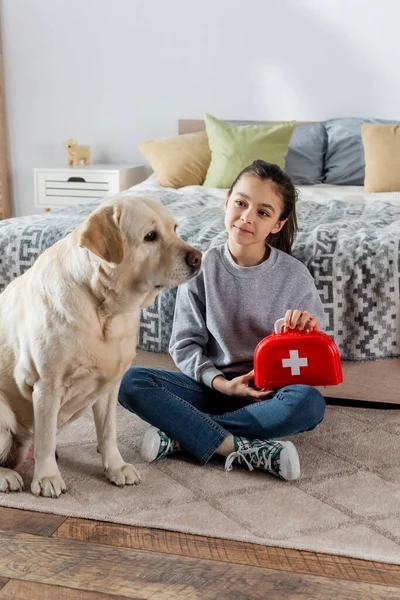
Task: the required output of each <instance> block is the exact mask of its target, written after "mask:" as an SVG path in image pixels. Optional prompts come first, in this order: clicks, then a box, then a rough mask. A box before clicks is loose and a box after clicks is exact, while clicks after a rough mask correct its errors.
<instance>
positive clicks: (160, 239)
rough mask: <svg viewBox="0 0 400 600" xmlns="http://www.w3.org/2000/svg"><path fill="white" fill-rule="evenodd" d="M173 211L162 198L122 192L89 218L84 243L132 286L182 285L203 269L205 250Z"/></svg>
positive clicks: (83, 232)
mask: <svg viewBox="0 0 400 600" xmlns="http://www.w3.org/2000/svg"><path fill="white" fill-rule="evenodd" d="M176 228H177V224H176V222H175V219H174V217H173V216H172V215H171V213H170V212H169V211H168V210H167V209H166V208H165V207H164V206H163V205H162V204H161V202H160V201H159V200H158V199H157V198H153V197H135V196H120V197H116V198H114V199H112V200H109V201H105V202H104V203H102V204H101V205H100V206H99V207H98V208H97V209H96V210H95V211H94V212H92V213H91V214H90V215H89V217H88V218H87V219H86V221H85V223H84V224H83V225H82V227H81V228H80V231H79V236H78V244H79V246H81V247H84V248H87V250H89V251H90V252H91V253H92V254H94V255H95V256H96V257H97V259H100V260H101V261H105V262H106V263H108V265H109V266H112V267H114V268H115V269H117V273H118V277H121V278H123V279H124V280H125V281H126V282H127V283H128V285H130V286H131V287H132V291H143V292H153V291H159V290H161V289H162V288H167V287H176V286H178V285H180V284H181V283H184V282H185V281H187V280H188V279H190V278H191V277H194V276H195V275H197V274H198V273H199V271H200V267H201V252H199V251H198V250H195V249H194V248H193V247H192V246H190V245H189V244H187V243H186V242H184V241H183V240H181V239H180V238H179V237H178V236H177V234H176Z"/></svg>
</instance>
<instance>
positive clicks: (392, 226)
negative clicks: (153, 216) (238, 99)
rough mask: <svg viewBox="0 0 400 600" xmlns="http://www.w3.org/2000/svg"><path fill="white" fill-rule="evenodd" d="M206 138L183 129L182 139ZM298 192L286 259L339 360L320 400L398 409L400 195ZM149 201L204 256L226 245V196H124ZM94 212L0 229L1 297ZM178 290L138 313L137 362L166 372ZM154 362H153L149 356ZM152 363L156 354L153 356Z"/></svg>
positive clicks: (178, 192) (192, 190) (25, 220)
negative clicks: (311, 284) (296, 263)
mask: <svg viewBox="0 0 400 600" xmlns="http://www.w3.org/2000/svg"><path fill="white" fill-rule="evenodd" d="M201 129H204V122H203V121H180V129H179V131H180V133H186V132H190V131H198V130H201ZM297 187H298V190H299V201H298V207H297V210H298V220H299V233H298V235H297V238H296V241H295V244H294V247H293V254H294V256H295V257H296V258H298V259H299V260H300V261H301V262H303V263H304V264H306V265H307V267H308V268H309V270H310V272H311V273H312V275H313V277H314V279H315V282H316V285H317V288H318V290H319V292H320V296H321V299H322V302H323V304H324V307H325V311H326V314H327V320H328V327H327V330H326V331H327V333H328V334H329V335H331V336H332V338H333V339H334V340H335V342H336V344H337V345H338V348H339V350H340V354H341V358H342V366H343V374H344V382H343V383H342V384H340V385H339V386H335V387H329V388H323V389H321V391H322V393H323V394H324V395H325V396H326V397H335V398H341V399H349V400H359V401H374V402H388V403H393V404H397V403H398V404H400V394H399V389H400V351H399V349H400V300H399V270H400V192H393V193H377V194H366V193H364V192H363V188H362V187H360V186H337V185H329V184H318V185H311V186H297ZM122 194H123V195H126V194H129V195H132V196H135V195H137V196H140V195H143V194H152V195H156V196H157V197H158V198H159V199H160V200H161V202H162V203H163V204H164V205H165V206H166V207H167V208H168V209H169V210H170V211H171V212H172V213H173V214H174V215H175V217H176V219H177V221H178V224H179V229H178V234H179V235H180V236H181V237H182V238H183V239H185V240H186V241H188V242H189V243H190V244H193V245H194V246H195V247H196V248H198V249H200V250H201V251H205V250H206V249H207V248H209V247H210V246H212V245H216V244H221V243H223V242H225V240H226V232H225V230H224V225H223V218H224V207H223V200H224V198H225V195H226V190H224V189H216V188H206V187H204V186H187V187H182V188H179V189H174V188H168V187H162V186H160V185H159V183H158V181H157V177H156V176H155V174H153V175H151V176H150V177H149V178H148V179H146V180H145V181H144V182H142V183H140V184H138V185H135V186H133V187H132V188H130V189H129V190H126V191H125V192H122ZM96 206H97V202H94V203H91V204H85V205H80V206H75V207H69V208H66V209H62V210H59V211H57V212H52V213H46V214H44V215H31V216H27V217H19V218H14V219H9V220H6V221H1V222H0V249H1V253H0V256H1V259H0V291H2V290H3V289H4V288H5V287H6V285H7V284H8V283H9V282H10V281H11V280H12V279H14V278H15V277H17V276H18V275H20V274H22V273H23V272H24V271H25V270H26V269H28V268H29V267H30V266H31V265H32V264H33V262H34V261H35V259H36V258H37V257H38V256H39V255H40V254H41V253H42V252H43V251H44V250H45V249H46V248H48V247H49V246H51V245H52V244H53V243H54V242H56V241H57V240H58V239H60V238H62V237H64V236H65V235H67V234H68V233H69V232H70V231H72V230H73V229H74V228H75V227H76V226H77V225H79V223H81V222H82V221H83V220H84V218H85V217H86V216H87V215H88V214H89V213H90V212H91V211H92V210H93V209H94V208H95V207H96ZM175 297H176V290H165V291H163V292H162V293H161V294H160V295H159V296H158V297H157V298H156V301H155V302H154V304H153V305H152V306H151V307H148V308H146V309H143V311H142V315H141V320H140V329H139V338H138V348H139V354H140V359H141V360H143V361H145V360H146V357H148V358H149V359H150V360H149V362H150V363H152V364H154V361H155V360H156V361H157V364H159V365H161V364H162V365H164V366H169V365H170V364H171V361H170V359H169V357H168V356H167V352H168V342H169V337H170V333H171V327H172V318H173V313H174V306H175ZM146 353H151V354H146ZM154 353H157V355H156V354H154Z"/></svg>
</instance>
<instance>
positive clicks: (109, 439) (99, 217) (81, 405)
mask: <svg viewBox="0 0 400 600" xmlns="http://www.w3.org/2000/svg"><path fill="white" fill-rule="evenodd" d="M175 230H176V223H175V220H174V218H173V217H172V215H171V214H170V213H169V211H167V210H166V209H165V208H164V207H163V206H162V204H161V203H160V202H159V201H158V200H157V199H156V198H137V197H129V196H121V197H116V198H114V199H112V200H108V201H105V202H104V203H102V204H101V205H100V206H99V207H98V208H97V209H96V210H95V211H94V212H92V213H91V214H90V215H89V217H88V218H87V219H86V221H85V222H84V223H83V224H82V225H80V226H79V227H77V228H76V229H75V230H74V231H73V232H72V233H70V234H69V235H68V236H67V237H66V238H64V239H63V240H60V241H59V242H57V243H56V244H54V246H52V247H51V248H49V249H48V250H46V251H45V252H44V253H43V254H42V255H41V256H40V257H39V258H38V259H37V261H36V262H35V264H34V265H33V266H32V267H31V268H30V269H29V270H28V271H27V272H26V273H24V274H23V275H21V276H20V277H18V278H17V279H15V280H14V281H12V282H11V283H10V284H9V286H8V287H7V288H6V289H5V291H4V292H3V293H2V294H0V491H2V492H8V491H20V490H22V489H23V482H22V479H21V477H20V475H19V474H18V473H17V471H15V470H14V468H15V467H16V466H17V465H18V464H20V462H21V461H23V459H24V457H25V456H26V454H27V452H28V449H29V448H30V446H31V444H32V441H33V448H34V458H35V472H34V477H33V480H32V483H31V491H32V493H33V494H35V495H42V496H48V497H58V496H59V495H60V494H61V492H65V490H66V486H65V483H64V481H63V479H62V477H61V474H60V471H59V469H58V466H57V462H56V458H55V453H56V432H57V429H58V428H60V427H62V426H63V425H64V424H65V423H67V422H69V421H71V420H74V419H76V418H78V417H79V416H80V415H82V413H84V412H85V411H86V409H87V408H88V407H92V408H93V413H94V419H95V424H96V432H97V439H98V450H99V452H100V453H101V457H102V462H103V467H104V470H105V472H106V474H107V477H108V479H109V480H110V481H111V482H113V483H115V484H116V485H119V486H123V485H124V484H134V483H139V481H140V477H139V475H138V473H137V471H136V469H135V468H134V467H133V466H132V465H130V464H127V463H125V462H124V460H123V459H122V457H121V455H120V453H119V450H118V447H117V436H116V414H115V411H116V403H117V393H118V388H119V384H120V380H121V378H122V376H123V374H124V373H125V371H126V370H127V369H128V368H129V366H130V365H131V363H132V360H133V358H134V356H135V348H136V337H137V329H138V322H139V317H140V308H141V307H143V306H148V305H149V304H151V303H152V302H153V300H154V298H155V297H156V295H157V293H158V292H159V291H160V290H161V289H162V288H165V287H175V286H177V285H179V284H181V283H183V282H185V281H187V280H188V279H190V278H191V277H193V276H195V275H196V274H197V273H198V272H199V270H200V266H201V253H200V252H198V251H197V250H195V249H194V248H192V247H191V246H189V244H187V243H186V242H184V241H183V240H181V239H179V238H178V236H177V235H176V233H175Z"/></svg>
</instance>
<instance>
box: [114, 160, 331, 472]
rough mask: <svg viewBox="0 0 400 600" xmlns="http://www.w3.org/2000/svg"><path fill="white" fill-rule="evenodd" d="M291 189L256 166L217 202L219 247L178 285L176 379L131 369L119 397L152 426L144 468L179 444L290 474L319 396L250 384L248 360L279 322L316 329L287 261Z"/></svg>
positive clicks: (315, 418) (303, 275)
mask: <svg viewBox="0 0 400 600" xmlns="http://www.w3.org/2000/svg"><path fill="white" fill-rule="evenodd" d="M296 199H297V192H296V190H295V188H294V186H293V183H292V181H291V179H290V178H289V176H288V175H286V173H284V172H283V171H282V170H281V169H280V168H279V167H278V166H277V165H275V164H270V163H266V162H264V161H262V160H256V161H255V162H254V163H253V164H252V165H250V166H249V167H247V168H246V169H244V170H243V171H242V172H241V173H240V174H239V175H238V177H237V178H236V180H235V181H234V183H233V184H232V187H231V189H230V190H229V192H228V195H227V198H226V202H225V211H226V212H225V227H226V229H227V232H228V242H227V243H226V244H224V245H221V246H215V247H212V248H210V249H209V250H207V252H205V253H204V255H203V268H202V271H201V273H200V274H199V275H198V276H197V277H196V278H195V279H192V280H191V281H189V282H188V283H186V284H184V285H182V286H180V287H179V288H178V293H177V299H176V308H175V317H174V323H173V329H172V335H171V341H170V353H171V356H172V358H173V359H174V362H175V364H176V366H177V367H178V368H179V369H180V371H181V372H174V371H162V370H158V369H147V368H144V367H132V368H131V369H129V371H127V373H126V374H125V375H124V378H123V380H122V383H121V387H120V391H119V401H120V403H121V404H122V405H123V406H125V408H127V409H128V410H130V411H131V412H134V413H136V414H137V415H139V417H141V418H142V419H144V420H145V421H147V422H148V423H151V426H150V427H148V429H147V431H146V433H145V435H144V438H143V443H142V447H141V454H142V457H143V458H144V459H145V460H147V461H148V462H151V461H153V460H158V459H160V458H162V457H164V456H167V455H169V454H172V453H173V452H177V451H179V450H181V448H184V449H186V450H187V451H188V452H190V453H191V454H192V455H194V456H195V457H196V458H197V459H198V460H199V461H200V462H201V463H203V464H204V463H207V462H208V461H209V460H210V458H211V457H212V456H213V454H215V453H216V454H220V455H222V456H225V457H226V462H225V469H226V470H227V471H230V470H231V469H232V463H233V461H235V460H237V461H238V463H245V464H246V465H247V466H248V468H249V469H250V470H253V468H254V467H257V468H260V469H265V470H266V471H269V472H270V473H273V474H274V475H276V476H277V477H280V478H281V479H286V480H293V479H298V478H299V477H300V463H299V457H298V454H297V451H296V448H295V446H294V445H293V443H292V442H288V441H278V440H277V439H276V438H279V437H280V436H287V435H292V434H295V433H299V432H302V431H308V430H310V429H314V428H315V427H316V426H317V425H318V423H320V422H321V421H322V419H323V416H324V412H325V401H324V399H323V397H322V395H321V394H320V393H319V392H318V391H317V390H316V389H315V388H312V387H309V386H305V385H290V386H287V387H284V388H282V389H279V390H266V389H262V390H259V389H256V388H255V387H254V385H253V384H252V380H253V370H252V368H253V362H252V361H253V353H254V349H255V347H256V346H257V344H258V342H259V341H260V340H261V339H262V338H264V337H265V336H266V335H268V334H269V333H270V332H271V331H272V329H273V326H274V323H275V321H276V320H277V319H279V318H281V317H282V315H285V323H284V329H285V331H288V330H289V329H295V328H297V329H298V330H303V329H305V328H306V329H309V330H312V329H316V330H319V329H320V323H323V319H324V310H323V306H322V303H321V300H320V298H319V295H318V292H317V290H316V288H315V285H314V281H313V278H312V277H311V275H310V273H309V271H308V270H307V268H306V267H305V266H304V265H303V264H302V263H300V262H299V261H298V260H296V259H295V258H293V257H292V256H291V246H292V243H293V239H294V235H295V233H296V231H297V220H296V212H295V202H296Z"/></svg>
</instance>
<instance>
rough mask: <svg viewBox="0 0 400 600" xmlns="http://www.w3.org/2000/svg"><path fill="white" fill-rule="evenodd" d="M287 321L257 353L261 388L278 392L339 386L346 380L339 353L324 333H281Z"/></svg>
mask: <svg viewBox="0 0 400 600" xmlns="http://www.w3.org/2000/svg"><path fill="white" fill-rule="evenodd" d="M283 323H284V319H279V320H278V321H276V323H275V327H274V329H275V331H274V333H272V334H271V335H269V336H267V337H265V338H264V339H263V340H261V342H260V343H259V344H258V346H257V348H256V349H255V351H254V383H255V385H256V386H257V387H258V388H267V389H278V388H281V387H284V386H286V385H293V384H295V383H303V384H305V385H313V386H317V385H318V386H327V385H338V384H339V383H341V382H342V381H343V374H342V365H341V364H340V355H339V350H338V349H337V346H336V344H335V342H334V341H333V340H332V339H331V338H330V337H329V336H328V335H326V333H322V331H308V332H307V331H288V332H287V333H283V332H282V333H281V329H282V326H283Z"/></svg>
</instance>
